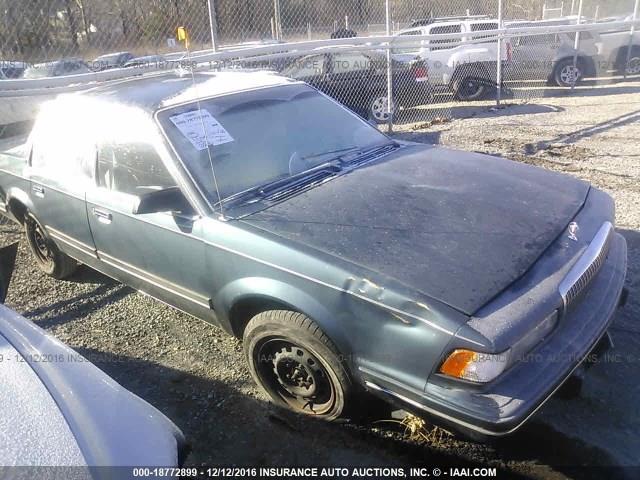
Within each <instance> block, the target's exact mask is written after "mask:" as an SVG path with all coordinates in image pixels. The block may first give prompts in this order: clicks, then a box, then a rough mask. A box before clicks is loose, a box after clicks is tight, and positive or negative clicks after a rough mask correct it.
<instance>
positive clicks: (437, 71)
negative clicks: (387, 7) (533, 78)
mask: <svg viewBox="0 0 640 480" xmlns="http://www.w3.org/2000/svg"><path fill="white" fill-rule="evenodd" d="M422 23H424V25H419V24H422ZM417 24H418V25H419V26H415V27H411V28H408V29H406V30H402V31H400V32H398V34H397V37H399V38H400V37H406V36H412V35H413V36H415V35H438V34H448V33H461V34H462V38H461V40H460V39H443V40H421V41H418V42H416V44H412V45H409V46H403V45H398V47H396V48H394V49H393V50H392V52H393V56H394V58H395V59H396V60H400V61H408V60H411V59H415V58H416V57H419V58H420V59H421V60H423V61H424V62H425V63H426V64H427V66H428V69H429V81H430V82H431V84H432V85H434V86H438V85H440V86H446V87H448V88H449V89H450V90H451V91H452V92H453V93H454V94H455V96H456V98H457V99H459V100H476V99H478V98H481V97H482V96H484V95H485V94H486V93H487V91H488V90H490V89H491V88H492V87H493V86H495V82H496V70H497V69H496V66H497V63H498V60H497V59H498V42H497V36H496V35H493V34H488V35H484V36H483V35H479V34H478V33H477V32H482V31H486V30H497V29H498V20H495V19H491V18H482V19H479V18H475V19H474V18H467V19H433V20H424V21H420V22H417ZM460 41H464V42H467V41H473V42H474V43H471V44H463V45H460V44H459V43H460ZM509 52H510V44H509V42H508V41H505V42H503V48H502V52H501V55H500V58H501V59H502V61H503V62H506V61H507V60H508V59H509Z"/></svg>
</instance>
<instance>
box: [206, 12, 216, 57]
mask: <svg viewBox="0 0 640 480" xmlns="http://www.w3.org/2000/svg"><path fill="white" fill-rule="evenodd" d="M214 1H215V0H209V1H208V2H207V3H208V6H209V28H210V30H211V48H213V51H214V52H217V51H218V39H217V38H216V35H217V32H218V23H217V19H216V9H215V7H214V6H213V2H214Z"/></svg>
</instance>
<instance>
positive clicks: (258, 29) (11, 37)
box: [0, 0, 633, 61]
mask: <svg viewBox="0 0 640 480" xmlns="http://www.w3.org/2000/svg"><path fill="white" fill-rule="evenodd" d="M390 1H391V13H392V18H393V21H394V22H396V24H403V23H408V22H411V21H412V20H415V19H418V18H427V17H431V16H451V15H463V14H466V13H470V14H473V15H494V16H495V15H496V13H497V8H498V0H390ZM584 1H585V5H587V8H586V9H585V15H591V14H593V11H594V9H595V8H596V6H599V14H600V15H601V16H603V15H607V14H613V13H618V12H630V11H631V10H632V8H633V0H603V1H602V2H598V1H597V0H584ZM276 3H277V4H278V7H279V12H280V15H279V16H277V15H276V13H275V12H276V10H277V9H276ZM544 3H546V4H547V5H548V6H554V5H553V4H554V1H553V0H547V1H545V0H505V1H504V4H505V15H506V16H507V17H511V18H528V19H535V18H540V16H541V13H542V6H543V4H544ZM555 3H557V4H559V3H560V2H559V1H558V2H555ZM570 3H571V2H570V1H569V0H565V1H564V4H565V7H567V5H568V4H570ZM575 3H576V4H577V0H576V2H575ZM212 5H213V8H214V18H215V20H216V22H215V23H216V25H215V30H216V33H217V36H218V40H219V42H220V43H235V42H240V41H248V40H259V39H265V38H271V36H272V33H273V29H274V22H276V18H279V20H280V28H281V30H282V32H283V33H284V38H287V36H286V35H287V32H305V31H306V29H308V28H309V27H311V29H314V30H315V29H318V28H322V29H324V30H325V31H328V30H330V29H332V28H334V27H335V26H336V25H338V26H339V27H343V26H345V22H347V21H348V22H349V26H350V28H353V29H355V30H356V31H362V30H363V29H366V28H367V26H369V25H372V24H377V25H382V24H384V23H385V1H384V0H213V1H212ZM567 10H568V7H567ZM0 13H2V19H1V20H0V22H2V33H3V35H2V36H0V56H1V57H0V59H4V60H14V59H17V60H25V61H36V60H54V59H56V58H61V57H65V56H85V57H86V56H88V55H89V56H90V55H91V54H96V55H97V54H100V53H108V52H109V51H117V50H119V49H127V50H133V51H134V53H140V54H142V53H154V52H157V51H162V50H163V49H164V50H166V48H167V45H168V41H167V39H169V38H172V37H174V36H175V30H176V28H177V27H178V26H181V25H184V26H186V27H187V28H188V29H189V31H190V34H191V39H192V42H193V43H195V44H202V45H207V44H208V43H209V42H210V25H209V0H0ZM565 13H569V12H568V11H566V12H565ZM365 33H366V32H365Z"/></svg>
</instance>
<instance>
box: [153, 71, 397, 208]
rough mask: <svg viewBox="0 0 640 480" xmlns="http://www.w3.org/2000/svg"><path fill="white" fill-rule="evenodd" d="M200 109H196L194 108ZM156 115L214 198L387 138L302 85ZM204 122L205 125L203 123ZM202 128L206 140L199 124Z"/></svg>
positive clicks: (192, 172) (199, 182)
mask: <svg viewBox="0 0 640 480" xmlns="http://www.w3.org/2000/svg"><path fill="white" fill-rule="evenodd" d="M198 112H200V114H198ZM158 119H159V122H160V124H161V126H162V128H163V130H164V131H165V133H166V135H167V137H168V138H169V141H170V142H171V143H172V145H173V147H174V148H175V150H176V151H177V153H178V155H179V156H180V158H181V160H182V163H183V164H184V166H185V168H186V169H187V170H188V172H189V173H190V175H191V176H192V178H193V179H194V181H195V182H196V184H197V185H198V187H199V188H200V190H201V191H202V192H203V194H204V195H205V196H206V197H207V198H208V200H209V201H210V203H211V204H214V203H217V202H218V201H219V198H218V195H217V192H216V185H215V183H214V177H213V173H212V168H211V164H210V161H209V154H208V152H207V147H206V144H207V142H208V143H209V152H210V153H211V158H212V160H213V172H215V180H216V182H217V186H218V189H219V191H220V198H221V199H222V200H224V199H226V198H228V197H230V196H233V195H236V194H238V193H240V192H244V191H247V190H250V189H253V188H255V187H258V186H261V185H265V184H268V183H270V182H273V181H276V180H284V181H285V183H286V179H287V178H288V177H291V176H294V175H299V174H301V173H303V172H305V171H306V170H310V169H313V168H315V167H318V166H319V165H322V164H325V163H327V162H328V161H330V160H332V159H334V158H336V157H337V156H338V155H340V154H345V153H351V152H353V151H356V150H358V149H369V148H373V147H376V146H382V145H384V144H387V143H389V142H390V140H389V139H388V138H387V137H386V136H385V135H383V134H382V133H380V132H379V131H378V130H376V129H375V128H373V127H372V126H371V125H369V124H368V123H366V122H364V121H363V120H361V119H359V118H358V117H357V116H356V115H354V114H352V113H350V112H349V111H347V110H346V109H345V108H343V107H341V106H340V105H338V104H336V103H335V102H333V101H331V100H329V99H328V98H327V97H325V96H324V95H323V94H321V93H319V92H318V91H317V90H314V89H312V88H310V87H309V86H307V85H301V84H297V85H287V86H281V87H272V88H266V89H260V90H256V91H252V92H243V93H239V94H233V95H227V96H223V97H218V98H213V99H209V100H203V101H201V103H200V110H198V105H197V103H190V104H187V105H182V106H179V107H175V108H171V109H169V110H164V111H162V112H161V113H160V114H159V116H158ZM203 125H204V127H203ZM205 131H206V132H207V135H206V140H205V135H204V134H203V133H204V132H205Z"/></svg>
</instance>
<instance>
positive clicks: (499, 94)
mask: <svg viewBox="0 0 640 480" xmlns="http://www.w3.org/2000/svg"><path fill="white" fill-rule="evenodd" d="M503 26H504V18H503V10H502V0H498V28H499V29H500V30H502V28H503ZM503 45H504V41H503V38H502V34H499V35H498V63H497V64H496V107H497V108H500V102H501V100H502V46H503Z"/></svg>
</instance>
